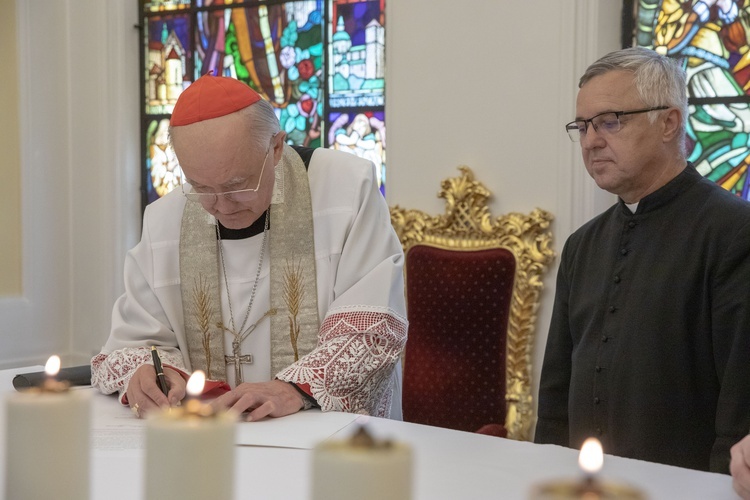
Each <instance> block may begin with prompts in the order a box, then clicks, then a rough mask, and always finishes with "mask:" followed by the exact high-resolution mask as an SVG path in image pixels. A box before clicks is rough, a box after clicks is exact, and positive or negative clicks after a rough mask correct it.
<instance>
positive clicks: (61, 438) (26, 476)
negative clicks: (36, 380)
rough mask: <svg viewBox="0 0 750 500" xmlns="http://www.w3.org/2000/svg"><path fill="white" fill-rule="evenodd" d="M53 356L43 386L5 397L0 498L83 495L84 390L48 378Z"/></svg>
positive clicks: (85, 496)
mask: <svg viewBox="0 0 750 500" xmlns="http://www.w3.org/2000/svg"><path fill="white" fill-rule="evenodd" d="M59 368H60V358H58V357H57V356H53V357H52V358H50V360H49V361H48V362H47V366H46V367H45V371H46V372H47V375H48V377H49V378H48V379H47V381H46V383H45V384H44V385H43V387H40V388H30V389H26V390H24V391H23V392H18V393H15V394H10V395H9V396H8V399H7V400H6V439H5V442H6V446H7V449H6V456H5V464H6V467H5V498H7V499H14V500H24V499H40V498H75V499H77V500H78V499H80V500H86V499H88V498H89V439H90V438H89V428H90V423H89V419H90V412H91V410H90V408H91V403H90V399H89V397H88V396H89V394H88V393H87V392H85V391H70V390H68V386H67V384H65V383H62V382H57V381H55V380H54V375H55V374H56V373H57V371H58V370H59Z"/></svg>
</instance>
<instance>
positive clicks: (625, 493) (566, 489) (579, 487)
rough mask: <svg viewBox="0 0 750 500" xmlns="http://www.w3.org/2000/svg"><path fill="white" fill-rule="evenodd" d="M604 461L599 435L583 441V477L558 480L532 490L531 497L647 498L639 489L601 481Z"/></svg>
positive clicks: (580, 459) (557, 499)
mask: <svg viewBox="0 0 750 500" xmlns="http://www.w3.org/2000/svg"><path fill="white" fill-rule="evenodd" d="M603 463H604V453H603V450H602V445H601V443H600V442H599V440H598V439H596V438H589V439H587V440H586V441H584V443H583V446H582V447H581V453H580V454H579V456H578V464H579V466H580V467H581V469H582V470H583V472H584V477H583V479H581V480H578V481H574V480H558V481H550V482H548V483H544V484H542V485H539V486H537V487H535V488H533V489H532V492H531V497H530V498H531V500H646V496H645V495H644V494H643V493H642V492H641V491H640V490H638V489H636V488H634V487H631V486H628V485H625V484H618V483H612V482H602V481H600V480H599V479H597V477H596V475H597V474H598V473H599V471H600V470H601V468H602V465H603Z"/></svg>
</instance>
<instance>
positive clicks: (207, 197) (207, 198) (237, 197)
mask: <svg viewBox="0 0 750 500" xmlns="http://www.w3.org/2000/svg"><path fill="white" fill-rule="evenodd" d="M270 152H271V145H270V144H269V145H268V149H267V150H266V156H265V158H263V166H262V167H261V169H260V176H259V177H258V185H257V186H255V188H254V189H238V190H237V191H225V192H223V193H201V192H200V191H196V190H195V188H194V187H193V186H191V185H189V184H188V186H187V188H185V184H181V188H182V194H184V195H185V198H187V199H188V200H190V201H196V202H200V203H202V204H204V205H208V206H212V205H214V204H215V203H216V202H217V201H218V199H219V196H223V197H224V199H226V200H229V201H233V202H235V203H250V202H251V201H255V199H256V198H257V197H258V189H260V181H261V180H262V179H263V171H264V170H265V169H266V161H268V154H269V153H270Z"/></svg>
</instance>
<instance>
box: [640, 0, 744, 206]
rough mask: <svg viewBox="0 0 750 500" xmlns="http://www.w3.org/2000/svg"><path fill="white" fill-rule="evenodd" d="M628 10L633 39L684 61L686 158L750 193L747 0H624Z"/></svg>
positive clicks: (737, 191) (732, 187) (731, 186)
mask: <svg viewBox="0 0 750 500" xmlns="http://www.w3.org/2000/svg"><path fill="white" fill-rule="evenodd" d="M709 4H710V5H709ZM625 12H632V13H633V18H632V19H633V23H632V28H630V27H628V25H627V24H625V32H626V33H630V34H632V41H633V42H634V43H635V44H637V45H640V46H644V47H648V48H652V49H654V50H655V51H657V52H659V53H661V54H666V55H667V56H669V57H673V58H676V59H679V60H680V62H681V64H682V66H683V68H684V69H685V72H686V75H687V94H688V102H689V104H690V107H689V116H688V119H687V133H688V148H689V151H690V155H689V160H690V161H692V162H693V163H695V165H696V167H697V169H698V170H699V171H700V172H701V173H702V174H703V175H704V176H705V177H707V178H709V179H711V180H713V181H715V182H717V183H718V184H720V185H721V186H723V187H724V188H726V189H728V190H729V191H731V192H733V193H735V194H737V195H738V196H741V197H743V198H745V199H750V198H749V195H750V185H749V184H748V175H747V166H748V163H749V162H750V140H749V139H748V132H750V96H749V95H748V94H749V93H750V92H749V91H750V44H748V38H749V36H748V35H749V34H750V31H749V30H750V0H735V1H728V2H705V1H700V0H692V1H688V2H679V1H677V0H663V1H658V0H640V1H639V2H637V3H634V2H626V5H625ZM626 41H627V40H626Z"/></svg>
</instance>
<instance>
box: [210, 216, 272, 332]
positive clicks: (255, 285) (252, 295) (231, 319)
mask: <svg viewBox="0 0 750 500" xmlns="http://www.w3.org/2000/svg"><path fill="white" fill-rule="evenodd" d="M270 212H271V210H270V208H269V209H268V210H266V223H265V225H264V227H263V243H261V247H260V259H259V261H258V270H257V271H256V272H255V282H254V283H253V289H252V291H251V292H250V304H248V306H247V311H245V319H243V320H242V325H240V329H239V330H236V329H235V326H234V311H233V310H232V297H231V295H229V280H228V279H227V268H226V265H225V263H224V250H223V247H222V244H221V232H220V231H219V225H218V224H217V225H216V235H217V237H218V239H219V257H220V258H221V270H222V272H223V273H224V287H225V289H226V291H227V302H228V303H229V322H230V324H231V326H232V329H231V330H229V331H230V333H231V334H232V335H234V341H233V342H232V344H233V345H237V346H239V345H240V344H242V341H243V340H245V338H247V336H248V335H249V334H250V333H252V331H253V330H254V328H252V326H254V325H251V328H248V331H246V332H244V333H243V330H244V329H245V324H246V323H247V318H249V317H250V310H251V309H252V308H253V302H254V301H255V291H256V290H257V289H258V280H259V279H260V271H261V269H262V268H263V257H264V255H265V251H266V239H268V221H269V214H270Z"/></svg>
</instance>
